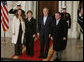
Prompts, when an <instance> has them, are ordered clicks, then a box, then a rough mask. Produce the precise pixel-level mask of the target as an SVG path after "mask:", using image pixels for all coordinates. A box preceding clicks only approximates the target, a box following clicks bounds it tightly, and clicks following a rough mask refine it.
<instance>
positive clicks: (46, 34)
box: [37, 8, 52, 58]
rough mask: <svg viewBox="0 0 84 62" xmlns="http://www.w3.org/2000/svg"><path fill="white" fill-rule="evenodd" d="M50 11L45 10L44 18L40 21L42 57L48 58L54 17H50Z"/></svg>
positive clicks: (39, 32)
mask: <svg viewBox="0 0 84 62" xmlns="http://www.w3.org/2000/svg"><path fill="white" fill-rule="evenodd" d="M48 13H49V9H48V8H43V16H42V17H40V18H39V21H38V33H37V35H38V37H39V36H40V57H39V58H47V55H48V50H49V42H50V36H51V35H50V33H51V32H50V30H51V22H52V17H51V16H49V15H48ZM44 46H46V51H45V54H44Z"/></svg>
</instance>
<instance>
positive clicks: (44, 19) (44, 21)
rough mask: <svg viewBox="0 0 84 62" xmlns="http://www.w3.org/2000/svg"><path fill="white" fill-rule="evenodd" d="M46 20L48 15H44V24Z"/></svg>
mask: <svg viewBox="0 0 84 62" xmlns="http://www.w3.org/2000/svg"><path fill="white" fill-rule="evenodd" d="M46 20H47V16H44V17H43V23H44V25H45V23H46Z"/></svg>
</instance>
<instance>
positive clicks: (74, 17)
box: [72, 1, 78, 38]
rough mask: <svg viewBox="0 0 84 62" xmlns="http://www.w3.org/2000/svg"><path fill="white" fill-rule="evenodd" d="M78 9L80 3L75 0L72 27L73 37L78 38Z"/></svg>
mask: <svg viewBox="0 0 84 62" xmlns="http://www.w3.org/2000/svg"><path fill="white" fill-rule="evenodd" d="M77 9H78V4H77V2H76V1H73V27H72V29H73V30H72V38H77V37H78V33H77V28H78V27H77Z"/></svg>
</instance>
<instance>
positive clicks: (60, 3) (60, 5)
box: [59, 1, 62, 12]
mask: <svg viewBox="0 0 84 62" xmlns="http://www.w3.org/2000/svg"><path fill="white" fill-rule="evenodd" d="M59 12H62V1H59Z"/></svg>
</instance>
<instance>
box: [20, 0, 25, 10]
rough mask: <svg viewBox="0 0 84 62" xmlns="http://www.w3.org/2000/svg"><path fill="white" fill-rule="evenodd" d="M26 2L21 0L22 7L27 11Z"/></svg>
mask: <svg viewBox="0 0 84 62" xmlns="http://www.w3.org/2000/svg"><path fill="white" fill-rule="evenodd" d="M25 2H26V1H21V6H22V9H23V10H24V11H25V9H26V7H25V6H26V4H25Z"/></svg>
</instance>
